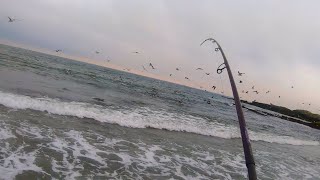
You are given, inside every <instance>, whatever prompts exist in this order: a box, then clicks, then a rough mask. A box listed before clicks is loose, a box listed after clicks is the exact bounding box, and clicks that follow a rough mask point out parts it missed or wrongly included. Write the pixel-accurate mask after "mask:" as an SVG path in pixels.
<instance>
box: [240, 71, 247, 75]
mask: <svg viewBox="0 0 320 180" xmlns="http://www.w3.org/2000/svg"><path fill="white" fill-rule="evenodd" d="M242 74H246V73H241V72H240V71H238V76H242Z"/></svg>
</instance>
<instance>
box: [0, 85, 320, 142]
mask: <svg viewBox="0 0 320 180" xmlns="http://www.w3.org/2000/svg"><path fill="white" fill-rule="evenodd" d="M0 104H2V105H4V106H7V107H10V108H15V109H33V110H38V111H46V112H49V113H52V114H57V115H67V116H76V117H79V118H92V119H95V120H98V121H101V122H106V123H112V124H118V125H120V126H125V127H132V128H148V127H152V128H156V129H166V130H170V131H182V132H190V133H196V134H201V135H207V136H215V137H220V138H225V139H231V138H239V137H240V133H239V128H238V127H235V126H231V125H225V124H222V123H218V122H208V121H207V120H204V119H202V118H199V117H195V116H191V115H184V114H176V113H169V112H165V111H161V110H157V111H154V110H151V109H148V108H138V109H135V110H131V111H129V110H122V111H120V110H119V111H116V110H111V109H107V108H104V107H102V106H98V105H92V104H89V103H82V102H64V101H61V100H59V99H51V98H32V97H29V96H24V95H16V94H11V93H4V92H1V91H0ZM249 134H250V137H251V139H252V140H253V141H265V142H270V143H279V144H291V145H316V146H318V145H319V142H318V141H312V140H300V139H296V138H293V137H289V136H278V135H272V134H268V133H258V132H254V131H249Z"/></svg>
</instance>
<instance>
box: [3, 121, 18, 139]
mask: <svg viewBox="0 0 320 180" xmlns="http://www.w3.org/2000/svg"><path fill="white" fill-rule="evenodd" d="M14 137H15V136H14V135H13V134H12V131H11V129H10V128H8V127H7V126H4V125H2V124H1V125H0V140H6V139H9V138H14Z"/></svg>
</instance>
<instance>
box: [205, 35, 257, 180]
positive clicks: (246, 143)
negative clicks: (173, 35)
mask: <svg viewBox="0 0 320 180" xmlns="http://www.w3.org/2000/svg"><path fill="white" fill-rule="evenodd" d="M206 41H211V42H212V43H213V44H216V45H217V46H218V47H217V48H215V49H214V50H215V51H216V52H218V51H220V53H221V55H222V57H223V60H224V62H223V63H222V64H221V65H220V66H219V67H218V68H217V73H218V74H221V73H222V72H223V70H224V69H227V71H228V76H229V80H230V84H231V89H232V93H233V98H234V102H235V104H236V110H237V115H238V120H239V126H240V132H241V139H242V145H243V151H244V157H245V160H246V166H247V169H248V177H249V179H250V180H256V179H257V174H256V165H255V162H254V158H253V154H252V149H251V143H250V139H249V135H248V131H247V128H246V121H245V119H244V115H243V111H242V106H241V102H240V98H239V94H238V90H237V86H236V84H235V82H234V79H233V75H232V72H231V68H230V66H229V63H228V60H227V58H226V56H225V54H224V52H223V50H222V48H221V46H220V44H219V43H218V42H217V41H216V40H215V39H213V38H208V39H206V40H204V41H203V42H202V43H201V44H200V46H201V45H202V44H203V43H205V42H206Z"/></svg>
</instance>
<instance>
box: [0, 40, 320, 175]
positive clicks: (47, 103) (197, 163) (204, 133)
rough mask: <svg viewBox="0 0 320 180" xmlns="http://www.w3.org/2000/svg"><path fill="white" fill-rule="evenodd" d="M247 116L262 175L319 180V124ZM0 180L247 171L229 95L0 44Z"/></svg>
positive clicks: (254, 150) (250, 113) (219, 173)
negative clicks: (317, 126)
mask: <svg viewBox="0 0 320 180" xmlns="http://www.w3.org/2000/svg"><path fill="white" fill-rule="evenodd" d="M246 106H248V107H250V108H253V109H258V110H259V111H265V110H263V109H260V108H258V107H254V106H250V105H246ZM244 115H245V118H246V121H247V126H248V131H249V136H250V139H251V143H252V149H253V154H254V157H255V161H256V168H257V176H258V178H259V179H320V144H319V142H320V133H319V132H320V131H319V130H316V129H312V128H310V127H307V126H304V125H301V124H297V123H293V122H289V121H285V120H283V119H279V118H277V117H270V116H262V115H260V114H256V113H254V112H252V111H246V110H244ZM0 179H247V169H246V166H245V161H244V154H243V149H242V142H241V138H240V133H239V127H238V121H237V115H236V111H235V107H234V106H233V100H232V99H230V98H227V97H224V96H221V95H219V94H215V93H212V92H206V91H203V90H199V89H195V88H190V87H186V86H181V85H177V84H173V83H169V82H164V81H160V80H156V79H152V78H148V77H143V76H139V75H134V74H131V73H128V72H122V71H118V70H113V69H109V68H106V67H100V66H96V65H92V64H87V63H83V62H78V61H74V60H70V59H65V58H61V57H57V56H52V55H47V54H43V53H39V52H34V51H30V50H25V49H20V48H16V47H11V46H6V45H0Z"/></svg>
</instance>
